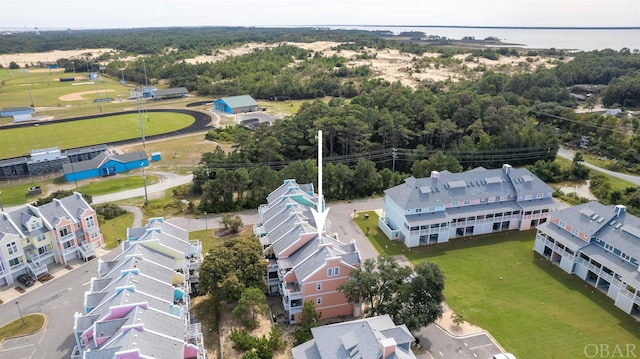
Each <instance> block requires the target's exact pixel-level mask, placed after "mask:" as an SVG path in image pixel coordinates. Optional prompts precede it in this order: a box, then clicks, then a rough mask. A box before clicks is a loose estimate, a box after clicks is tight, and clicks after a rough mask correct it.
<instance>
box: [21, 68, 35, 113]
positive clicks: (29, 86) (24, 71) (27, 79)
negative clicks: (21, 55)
mask: <svg viewBox="0 0 640 359" xmlns="http://www.w3.org/2000/svg"><path fill="white" fill-rule="evenodd" d="M27 72H29V70H27V69H24V70H22V73H23V74H24V81H25V82H26V83H27V90H28V91H29V100H30V101H31V108H35V106H34V105H33V96H31V85H29V77H28V76H27Z"/></svg>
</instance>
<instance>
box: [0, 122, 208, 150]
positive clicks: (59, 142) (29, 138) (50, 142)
mask: <svg viewBox="0 0 640 359" xmlns="http://www.w3.org/2000/svg"><path fill="white" fill-rule="evenodd" d="M194 121H195V120H194V118H193V117H191V116H188V115H184V114H178V113H171V112H147V113H145V114H143V116H142V128H143V131H144V135H145V137H148V136H152V135H157V134H161V133H167V132H172V131H176V130H179V129H182V128H185V127H188V126H190V125H191V124H193V123H194ZM140 137H141V132H140V118H139V116H138V114H137V113H131V114H127V115H115V116H105V117H101V118H96V119H90V120H79V121H71V122H60V123H55V124H54V123H41V124H38V125H37V126H35V125H34V126H30V127H21V128H10V129H4V130H0V159H2V158H11V157H18V156H24V155H28V154H29V153H30V152H31V150H32V149H42V148H50V147H55V146H58V147H60V148H61V149H67V148H75V147H82V146H90V145H95V144H100V143H108V142H114V141H121V140H127V139H132V138H140Z"/></svg>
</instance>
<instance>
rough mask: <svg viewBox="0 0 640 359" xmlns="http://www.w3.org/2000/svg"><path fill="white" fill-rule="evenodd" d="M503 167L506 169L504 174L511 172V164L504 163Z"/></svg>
mask: <svg viewBox="0 0 640 359" xmlns="http://www.w3.org/2000/svg"><path fill="white" fill-rule="evenodd" d="M502 169H503V170H504V174H506V175H508V174H509V172H511V165H508V164H506V163H505V164H503V165H502Z"/></svg>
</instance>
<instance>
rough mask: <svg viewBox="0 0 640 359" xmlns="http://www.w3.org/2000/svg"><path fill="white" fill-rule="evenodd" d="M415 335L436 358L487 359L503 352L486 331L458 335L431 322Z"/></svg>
mask: <svg viewBox="0 0 640 359" xmlns="http://www.w3.org/2000/svg"><path fill="white" fill-rule="evenodd" d="M415 337H416V339H417V340H418V341H419V344H420V345H421V346H422V347H424V348H425V349H426V350H427V351H428V352H429V353H431V355H432V356H433V358H435V359H485V358H491V356H493V355H495V354H498V353H501V352H502V351H501V350H500V348H499V347H498V346H497V345H496V344H495V343H494V342H493V340H491V338H490V337H489V336H488V335H487V333H486V332H481V333H476V334H471V335H467V336H461V337H456V336H453V335H451V334H449V333H448V332H447V331H445V330H444V329H442V328H441V327H440V326H438V325H436V324H430V325H429V326H427V327H425V328H422V329H421V330H420V332H418V334H416V335H415Z"/></svg>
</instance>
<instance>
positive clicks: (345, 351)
mask: <svg viewBox="0 0 640 359" xmlns="http://www.w3.org/2000/svg"><path fill="white" fill-rule="evenodd" d="M311 333H312V334H313V338H314V339H313V340H311V341H308V342H306V343H304V344H303V345H301V346H297V347H295V348H293V349H292V353H293V358H294V359H317V358H320V359H325V358H327V359H328V358H332V359H351V358H354V357H358V355H359V357H360V358H380V356H381V355H382V352H381V349H380V341H382V340H385V339H387V338H393V339H394V340H396V343H397V344H406V343H409V342H411V341H413V340H414V339H413V336H412V335H411V333H410V332H409V331H408V330H407V328H406V326H404V325H402V326H396V325H395V324H394V323H393V321H392V320H391V318H390V317H389V316H388V315H382V316H378V317H372V318H365V319H360V320H354V321H350V322H344V323H338V324H331V325H324V326H321V327H316V328H312V329H311ZM398 340H399V341H398ZM314 347H315V348H314ZM406 347H407V349H405V348H404V347H400V346H398V347H396V352H395V354H394V355H395V356H393V357H392V358H403V359H404V358H414V359H415V355H414V354H413V353H412V352H411V349H408V348H409V347H408V346H406Z"/></svg>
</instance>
